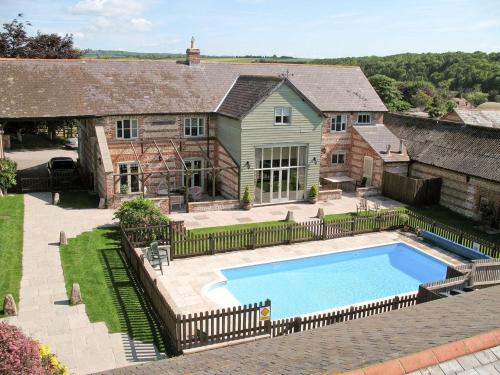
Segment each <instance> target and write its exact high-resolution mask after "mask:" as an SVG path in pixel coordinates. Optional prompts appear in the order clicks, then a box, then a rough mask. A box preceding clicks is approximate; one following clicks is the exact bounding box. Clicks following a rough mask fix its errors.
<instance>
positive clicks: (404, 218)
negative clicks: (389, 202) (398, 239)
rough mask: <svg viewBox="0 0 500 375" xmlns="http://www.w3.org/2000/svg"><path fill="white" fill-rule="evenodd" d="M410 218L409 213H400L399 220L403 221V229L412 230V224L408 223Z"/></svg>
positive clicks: (405, 230)
mask: <svg viewBox="0 0 500 375" xmlns="http://www.w3.org/2000/svg"><path fill="white" fill-rule="evenodd" d="M409 220H410V217H409V216H408V215H407V214H400V215H399V221H401V223H403V231H404V232H408V231H409V230H410V226H409V225H408V221H409Z"/></svg>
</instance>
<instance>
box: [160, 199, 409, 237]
mask: <svg viewBox="0 0 500 375" xmlns="http://www.w3.org/2000/svg"><path fill="white" fill-rule="evenodd" d="M343 194H344V195H343V196H342V199H336V200H331V201H328V202H318V203H316V204H309V203H306V202H304V203H290V204H279V205H274V206H260V207H254V208H252V209H251V210H250V211H243V210H227V211H212V212H192V213H171V214H170V215H169V217H170V218H172V219H173V220H183V221H184V224H185V225H186V227H187V228H189V229H191V228H202V227H215V226H219V225H231V224H246V223H257V222H262V221H274V220H284V219H285V217H286V214H287V212H288V211H289V210H291V211H293V213H294V219H295V221H297V222H301V221H308V220H313V219H314V217H315V216H316V213H317V212H318V208H323V210H324V212H325V215H328V214H337V213H343V212H353V211H354V212H356V205H357V204H359V200H360V198H359V197H356V196H355V194H354V193H343ZM367 200H368V203H369V205H370V208H371V207H373V205H374V204H375V203H378V204H380V208H394V207H401V206H403V204H402V203H401V202H397V201H395V200H392V199H390V198H386V197H382V196H374V197H367Z"/></svg>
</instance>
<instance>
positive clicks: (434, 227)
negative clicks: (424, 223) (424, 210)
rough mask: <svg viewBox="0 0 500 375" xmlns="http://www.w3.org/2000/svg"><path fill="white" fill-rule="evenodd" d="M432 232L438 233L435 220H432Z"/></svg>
mask: <svg viewBox="0 0 500 375" xmlns="http://www.w3.org/2000/svg"><path fill="white" fill-rule="evenodd" d="M431 232H432V233H436V221H435V220H432V227H431Z"/></svg>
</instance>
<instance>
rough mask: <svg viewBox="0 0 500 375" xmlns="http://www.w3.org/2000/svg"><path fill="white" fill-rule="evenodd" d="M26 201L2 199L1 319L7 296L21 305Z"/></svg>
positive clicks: (21, 198) (0, 209)
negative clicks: (20, 290)
mask: <svg viewBox="0 0 500 375" xmlns="http://www.w3.org/2000/svg"><path fill="white" fill-rule="evenodd" d="M23 222H24V199H23V196H22V195H8V196H5V197H2V198H0V274H1V276H0V317H2V316H3V315H4V314H3V300H4V298H5V295H7V294H9V293H10V294H12V295H13V296H14V299H15V300H16V303H18V304H19V288H20V285H21V276H22V256H23Z"/></svg>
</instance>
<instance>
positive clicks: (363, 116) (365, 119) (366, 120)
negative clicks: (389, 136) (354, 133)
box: [357, 113, 372, 125]
mask: <svg viewBox="0 0 500 375" xmlns="http://www.w3.org/2000/svg"><path fill="white" fill-rule="evenodd" d="M371 123H372V114H371V113H358V122H357V124H358V125H369V124H371Z"/></svg>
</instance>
